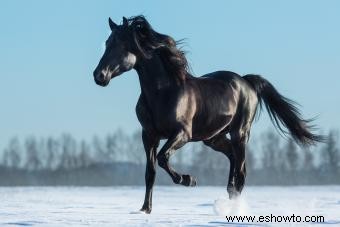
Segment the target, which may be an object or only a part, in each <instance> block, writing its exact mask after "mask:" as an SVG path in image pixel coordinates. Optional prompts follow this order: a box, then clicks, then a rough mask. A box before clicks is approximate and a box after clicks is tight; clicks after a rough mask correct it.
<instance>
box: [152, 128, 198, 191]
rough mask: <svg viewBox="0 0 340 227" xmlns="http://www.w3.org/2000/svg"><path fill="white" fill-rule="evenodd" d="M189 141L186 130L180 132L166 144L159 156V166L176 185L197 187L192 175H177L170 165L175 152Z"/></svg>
mask: <svg viewBox="0 0 340 227" xmlns="http://www.w3.org/2000/svg"><path fill="white" fill-rule="evenodd" d="M188 141H189V135H188V134H187V133H186V132H185V131H184V130H179V131H178V132H177V133H176V134H174V135H173V136H172V137H171V138H169V139H168V141H167V142H166V143H165V144H164V146H163V147H162V148H161V150H160V151H159V153H158V155H157V161H158V165H159V166H160V167H162V168H163V169H164V170H165V171H166V172H167V173H168V174H169V175H170V177H171V178H172V181H173V182H174V183H175V184H181V185H184V186H195V185H196V179H195V178H193V177H192V176H190V175H181V174H179V173H177V172H176V171H175V170H174V169H173V168H172V167H171V166H170V165H169V158H170V156H171V155H172V154H174V153H175V151H176V150H177V149H179V148H181V147H182V146H183V145H184V144H185V143H187V142H188Z"/></svg>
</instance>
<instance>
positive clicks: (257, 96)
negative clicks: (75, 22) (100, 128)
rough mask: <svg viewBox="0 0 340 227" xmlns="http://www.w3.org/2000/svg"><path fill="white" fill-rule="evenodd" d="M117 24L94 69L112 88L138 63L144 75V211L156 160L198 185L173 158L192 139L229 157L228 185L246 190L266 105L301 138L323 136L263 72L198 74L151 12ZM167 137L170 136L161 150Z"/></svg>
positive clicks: (311, 140) (236, 191) (232, 190)
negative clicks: (251, 143) (251, 144)
mask: <svg viewBox="0 0 340 227" xmlns="http://www.w3.org/2000/svg"><path fill="white" fill-rule="evenodd" d="M109 26H110V29H111V34H110V35H109V37H108V39H107V41H106V43H105V45H106V48H105V52H104V54H103V56H102V58H101V59H100V61H99V63H98V66H97V67H96V69H95V70H94V72H93V76H94V80H95V83H96V84H97V85H100V86H103V87H105V86H107V85H108V84H109V82H110V80H111V79H113V78H114V77H117V76H119V75H121V74H122V73H124V72H126V71H129V70H131V69H135V70H136V72H137V74H138V77H139V83H140V87H141V94H140V96H139V100H138V102H137V105H136V114H137V118H138V120H139V122H140V124H141V126H142V141H143V144H144V149H145V154H146V170H145V187H146V189H145V198H144V203H143V206H142V208H141V210H140V211H141V212H145V213H150V212H151V210H152V190H153V186H154V182H155V174H156V169H155V168H156V162H158V165H159V166H160V167H161V168H163V169H164V170H165V171H166V172H167V173H168V174H169V175H170V177H171V179H172V181H173V182H174V183H175V184H180V185H184V186H195V185H196V184H197V183H196V182H197V181H196V178H195V177H193V176H191V175H188V174H180V173H178V172H176V170H175V169H174V168H173V167H171V166H170V164H169V159H170V157H171V156H172V155H173V154H174V153H175V151H176V150H177V149H179V148H181V147H182V146H184V145H185V144H186V143H188V142H196V141H203V143H204V144H205V145H206V146H208V147H210V148H212V149H213V150H215V151H217V152H221V153H223V154H224V155H225V156H226V157H227V158H228V159H229V161H230V171H229V179H228V184H227V192H228V194H229V198H230V199H233V198H236V197H237V196H239V195H240V194H241V192H242V189H243V187H244V184H245V178H246V166H245V148H246V144H247V142H248V140H249V136H250V129H251V125H252V123H253V120H254V117H255V116H256V113H257V112H258V111H261V109H262V108H261V107H262V106H263V105H264V106H265V107H266V109H267V112H268V113H269V116H270V119H271V121H272V122H273V123H274V125H275V126H276V128H277V129H278V130H279V131H280V132H282V133H283V134H284V135H290V136H291V137H292V138H293V139H294V140H295V141H296V142H297V143H298V144H302V145H311V144H315V143H316V142H321V141H322V140H323V138H322V136H321V135H317V134H315V133H313V130H312V125H310V122H311V121H312V120H306V119H303V118H302V117H301V114H300V111H299V109H298V108H297V107H296V103H295V102H294V101H292V100H290V99H288V98H286V97H284V96H282V95H281V94H280V93H279V92H278V91H277V90H276V88H274V86H273V85H272V84H271V83H270V82H269V81H267V80H266V79H264V78H263V77H262V76H260V75H254V74H248V75H245V76H240V75H238V74H236V73H234V72H230V71H216V72H212V73H209V74H206V75H203V76H201V77H195V76H193V75H191V73H190V70H188V68H189V67H188V61H187V59H186V57H185V53H184V51H183V50H182V49H181V48H180V47H179V42H178V41H175V40H174V39H173V38H172V37H170V36H168V35H165V34H161V33H158V32H156V31H155V30H154V29H153V28H152V26H151V25H150V23H149V22H148V21H147V20H146V18H145V17H144V16H143V15H139V16H135V17H130V18H128V19H127V18H125V17H123V22H122V23H121V24H116V23H114V22H113V21H112V20H111V18H109ZM162 139H166V142H165V144H164V145H163V146H162V148H161V149H160V150H159V152H158V153H157V148H158V146H159V142H160V140H162ZM198 164H199V163H198Z"/></svg>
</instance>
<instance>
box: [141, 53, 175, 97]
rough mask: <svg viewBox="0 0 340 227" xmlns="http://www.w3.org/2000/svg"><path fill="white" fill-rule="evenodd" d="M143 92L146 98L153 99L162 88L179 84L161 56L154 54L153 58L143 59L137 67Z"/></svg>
mask: <svg viewBox="0 0 340 227" xmlns="http://www.w3.org/2000/svg"><path fill="white" fill-rule="evenodd" d="M135 69H136V71H137V73H138V77H139V82H140V86H141V91H142V93H144V94H145V96H146V98H148V99H153V98H154V97H157V95H159V94H160V92H161V91H162V90H165V89H168V88H170V87H175V86H178V82H177V81H176V79H175V78H174V77H173V76H172V75H170V73H169V72H167V71H166V70H165V68H164V66H163V62H162V61H161V59H160V57H158V56H157V55H156V56H153V57H152V58H151V59H143V60H140V62H138V64H137V66H136V67H135Z"/></svg>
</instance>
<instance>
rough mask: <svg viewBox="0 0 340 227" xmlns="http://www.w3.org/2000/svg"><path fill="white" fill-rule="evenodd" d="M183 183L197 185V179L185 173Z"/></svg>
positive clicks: (191, 185)
mask: <svg viewBox="0 0 340 227" xmlns="http://www.w3.org/2000/svg"><path fill="white" fill-rule="evenodd" d="M182 179H183V180H182V182H181V183H182V185H184V186H190V187H195V186H196V185H197V180H196V178H195V177H192V176H190V175H183V176H182Z"/></svg>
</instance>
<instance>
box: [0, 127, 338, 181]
mask: <svg viewBox="0 0 340 227" xmlns="http://www.w3.org/2000/svg"><path fill="white" fill-rule="evenodd" d="M338 141H339V134H338V132H337V131H335V130H331V131H330V132H329V133H328V138H327V143H325V144H320V145H318V146H316V147H310V148H303V147H299V146H297V145H296V144H295V143H294V142H293V141H292V140H290V139H286V138H283V137H281V136H280V135H279V134H278V133H277V132H272V131H270V130H269V131H267V132H265V133H263V134H261V135H258V136H256V137H255V139H252V141H251V142H250V143H249V145H248V147H247V157H246V164H247V173H248V175H247V184H248V185H321V184H340V146H339V143H338ZM161 145H162V143H161ZM161 145H160V147H161ZM171 163H172V165H173V166H174V167H175V168H176V169H177V170H178V171H179V172H181V173H190V174H192V175H194V176H196V177H197V179H198V184H199V185H226V184H227V177H228V173H229V160H228V159H227V158H226V157H225V156H224V155H222V154H221V153H218V152H215V151H212V150H211V149H210V148H208V147H206V146H204V144H203V143H201V142H197V143H190V144H188V145H186V146H185V147H184V148H182V149H181V150H179V151H177V153H176V154H175V155H174V156H173V157H172V159H171ZM144 171H145V154H144V149H143V145H142V141H141V132H139V131H138V132H135V133H133V134H132V135H128V134H126V133H124V131H122V130H117V131H116V132H114V133H112V134H109V135H107V136H105V137H98V136H94V137H93V139H92V140H91V141H84V140H82V141H78V140H76V139H75V138H74V137H73V136H72V135H70V134H63V135H61V136H60V137H58V138H52V137H48V138H36V137H28V138H26V139H24V140H20V139H18V138H12V139H11V140H10V141H9V142H8V145H7V146H6V147H5V148H4V150H3V151H2V152H0V186H26V185H51V186H52V185H78V186H110V185H144ZM156 179H157V180H156V181H157V184H163V185H172V184H173V183H172V181H171V178H170V177H169V176H168V175H167V174H166V173H165V171H164V170H163V169H160V168H158V169H157V178H156Z"/></svg>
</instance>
